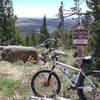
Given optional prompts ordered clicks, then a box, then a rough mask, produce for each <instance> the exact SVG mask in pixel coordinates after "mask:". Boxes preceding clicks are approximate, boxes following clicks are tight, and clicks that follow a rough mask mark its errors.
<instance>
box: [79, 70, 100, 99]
mask: <svg viewBox="0 0 100 100" xmlns="http://www.w3.org/2000/svg"><path fill="white" fill-rule="evenodd" d="M86 76H87V78H86V77H83V78H82V80H81V86H82V87H83V89H82V90H79V91H78V93H79V94H78V95H79V97H80V99H81V100H100V71H98V70H92V71H89V72H87V73H86ZM88 79H89V80H90V81H91V82H92V83H93V85H91V84H90V83H91V82H89V80H88Z"/></svg>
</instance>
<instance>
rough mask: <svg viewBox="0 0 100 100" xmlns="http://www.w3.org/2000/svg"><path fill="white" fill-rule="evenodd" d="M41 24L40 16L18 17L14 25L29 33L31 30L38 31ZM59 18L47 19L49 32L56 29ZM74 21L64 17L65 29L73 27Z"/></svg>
mask: <svg viewBox="0 0 100 100" xmlns="http://www.w3.org/2000/svg"><path fill="white" fill-rule="evenodd" d="M41 25H42V19H41V18H34V19H32V18H18V19H17V21H16V27H18V29H19V30H20V31H21V32H23V33H31V32H32V31H35V32H39V30H40V27H41ZM58 25H59V20H57V19H56V20H55V19H47V27H48V30H49V33H52V32H54V31H55V30H57V27H58ZM74 25H75V22H74V21H73V20H72V19H65V29H67V30H70V29H72V28H73V27H74Z"/></svg>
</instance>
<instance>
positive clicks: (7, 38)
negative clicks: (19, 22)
mask: <svg viewBox="0 0 100 100" xmlns="http://www.w3.org/2000/svg"><path fill="white" fill-rule="evenodd" d="M0 35H1V44H2V45H7V44H11V43H14V38H15V36H14V35H15V17H14V14H13V5H12V0H0Z"/></svg>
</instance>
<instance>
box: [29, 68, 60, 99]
mask: <svg viewBox="0 0 100 100" xmlns="http://www.w3.org/2000/svg"><path fill="white" fill-rule="evenodd" d="M50 72H51V71H50V70H41V71H38V72H37V73H35V75H34V76H33V77H32V80H31V88H32V91H33V92H34V94H35V96H38V97H43V96H46V97H54V96H55V94H59V92H60V89H61V82H60V80H59V78H58V76H57V75H56V73H54V72H52V74H51V78H50V82H49V85H52V86H53V85H55V86H57V87H56V89H55V90H54V91H53V90H52V91H51V90H50V91H51V92H52V93H51V94H45V93H44V88H45V86H44V82H42V79H43V81H45V80H44V79H45V77H47V76H48V75H49V74H50ZM42 74H47V75H45V76H43V78H40V80H39V81H40V82H42V84H40V83H39V85H41V87H40V88H42V86H44V87H43V89H40V88H39V89H40V90H37V88H36V85H38V82H39V81H38V82H36V80H37V79H38V77H39V75H40V76H42ZM47 78H48V77H47ZM51 79H55V81H56V84H52V81H54V80H51ZM35 82H36V84H35ZM39 85H38V87H39ZM47 88H49V86H47V87H46V89H47ZM54 88H55V87H54ZM50 89H51V88H50ZM48 91H49V89H48ZM41 92H42V93H41ZM48 93H49V92H48Z"/></svg>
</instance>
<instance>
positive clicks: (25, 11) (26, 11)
mask: <svg viewBox="0 0 100 100" xmlns="http://www.w3.org/2000/svg"><path fill="white" fill-rule="evenodd" d="M57 12H58V9H57V8H47V7H40V8H39V7H17V8H16V9H14V13H15V15H17V16H18V17H41V18H42V17H43V16H44V14H45V15H46V16H47V17H54V16H55V15H56V14H57Z"/></svg>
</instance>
